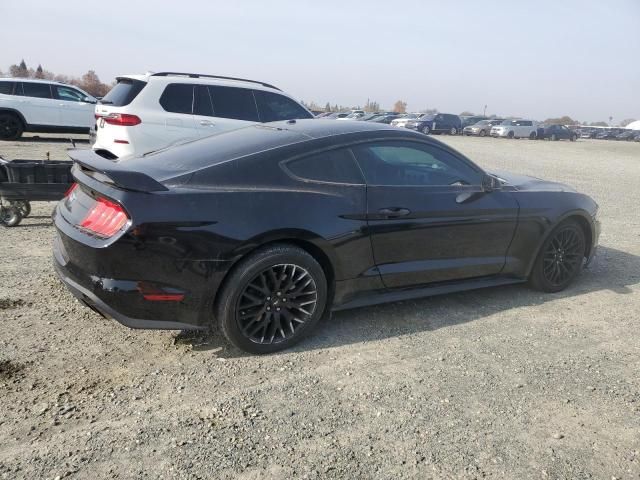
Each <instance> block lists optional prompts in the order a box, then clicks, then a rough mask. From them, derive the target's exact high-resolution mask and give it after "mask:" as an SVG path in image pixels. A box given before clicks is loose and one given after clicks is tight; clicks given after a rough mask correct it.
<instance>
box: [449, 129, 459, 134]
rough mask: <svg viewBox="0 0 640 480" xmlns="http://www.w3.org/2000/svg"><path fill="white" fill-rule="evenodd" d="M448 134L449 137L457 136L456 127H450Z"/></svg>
mask: <svg viewBox="0 0 640 480" xmlns="http://www.w3.org/2000/svg"><path fill="white" fill-rule="evenodd" d="M449 134H450V135H457V134H458V129H457V128H456V127H451V130H449Z"/></svg>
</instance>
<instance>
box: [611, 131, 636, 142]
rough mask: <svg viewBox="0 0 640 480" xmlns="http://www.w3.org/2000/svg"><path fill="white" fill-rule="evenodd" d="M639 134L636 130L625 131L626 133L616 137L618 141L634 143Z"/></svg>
mask: <svg viewBox="0 0 640 480" xmlns="http://www.w3.org/2000/svg"><path fill="white" fill-rule="evenodd" d="M637 133H638V132H637V131H635V130H625V131H624V132H622V133H619V134H618V135H616V140H627V141H633V140H634V138H635V136H636V134H637Z"/></svg>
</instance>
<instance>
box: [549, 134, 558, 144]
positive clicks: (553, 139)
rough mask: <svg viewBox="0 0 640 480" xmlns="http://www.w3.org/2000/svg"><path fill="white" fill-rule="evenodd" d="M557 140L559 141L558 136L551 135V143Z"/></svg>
mask: <svg viewBox="0 0 640 480" xmlns="http://www.w3.org/2000/svg"><path fill="white" fill-rule="evenodd" d="M556 140H558V136H557V135H556V134H555V133H554V134H553V135H551V141H552V142H555V141H556Z"/></svg>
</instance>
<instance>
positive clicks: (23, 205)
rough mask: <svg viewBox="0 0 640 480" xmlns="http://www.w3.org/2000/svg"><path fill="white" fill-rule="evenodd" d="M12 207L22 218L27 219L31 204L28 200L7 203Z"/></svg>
mask: <svg viewBox="0 0 640 480" xmlns="http://www.w3.org/2000/svg"><path fill="white" fill-rule="evenodd" d="M9 203H10V204H11V206H12V207H14V208H17V209H18V210H19V211H20V215H22V218H27V217H28V216H29V215H31V204H30V203H29V201H28V200H16V201H15V202H9Z"/></svg>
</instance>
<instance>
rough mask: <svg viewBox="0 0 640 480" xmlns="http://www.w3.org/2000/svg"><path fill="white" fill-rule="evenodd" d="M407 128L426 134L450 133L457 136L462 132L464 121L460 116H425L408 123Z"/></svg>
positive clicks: (437, 114) (438, 114)
mask: <svg viewBox="0 0 640 480" xmlns="http://www.w3.org/2000/svg"><path fill="white" fill-rule="evenodd" d="M405 126H406V127H407V128H410V129H412V130H417V131H418V132H422V133H424V134H429V133H448V134H450V135H457V134H459V133H461V132H462V120H460V117H459V116H458V115H452V114H450V113H436V114H433V115H431V114H425V115H422V116H421V117H419V118H417V119H415V120H410V121H408V122H407V123H406V125H405Z"/></svg>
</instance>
